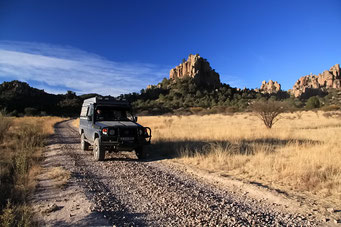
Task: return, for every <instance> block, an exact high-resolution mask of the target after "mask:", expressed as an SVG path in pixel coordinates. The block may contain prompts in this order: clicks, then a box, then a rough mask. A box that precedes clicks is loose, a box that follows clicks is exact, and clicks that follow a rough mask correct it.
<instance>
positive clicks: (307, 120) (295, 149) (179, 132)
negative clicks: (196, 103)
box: [139, 111, 341, 204]
mask: <svg viewBox="0 0 341 227" xmlns="http://www.w3.org/2000/svg"><path fill="white" fill-rule="evenodd" d="M139 122H140V123H141V124H142V125H145V126H149V127H151V129H152V132H153V140H152V141H153V144H152V146H151V152H158V153H159V154H160V153H161V155H163V154H165V155H173V156H175V157H176V159H175V160H176V161H178V162H182V163H184V164H188V165H193V166H196V167H199V168H202V169H207V170H210V171H216V172H222V173H224V174H225V173H226V174H227V175H232V176H235V177H238V178H242V179H246V180H249V181H257V182H260V183H262V184H265V185H268V186H271V187H274V188H279V189H281V190H284V191H288V192H290V191H295V192H300V193H302V192H303V193H308V194H309V195H313V194H314V196H315V197H317V198H320V199H322V200H325V201H330V202H332V203H335V204H337V203H338V204H340V203H341V148H340V145H339V143H340V138H341V117H340V113H339V112H335V113H334V114H330V115H328V116H324V115H323V114H322V112H312V111H310V112H301V113H299V114H295V113H293V114H283V115H282V117H281V120H280V121H279V122H278V123H277V124H276V125H275V126H274V127H273V128H272V129H267V128H266V127H265V126H264V124H263V122H261V121H260V120H259V119H258V118H257V117H256V116H254V115H252V114H251V113H242V114H234V115H230V116H225V115H206V116H194V115H192V116H182V117H178V116H157V117H140V118H139ZM162 153H163V154H162Z"/></svg>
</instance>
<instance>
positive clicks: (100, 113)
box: [95, 106, 133, 121]
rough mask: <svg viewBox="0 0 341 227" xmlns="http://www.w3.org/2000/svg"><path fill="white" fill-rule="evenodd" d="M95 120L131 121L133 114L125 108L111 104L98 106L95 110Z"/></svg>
mask: <svg viewBox="0 0 341 227" xmlns="http://www.w3.org/2000/svg"><path fill="white" fill-rule="evenodd" d="M95 119H96V121H133V115H132V114H131V113H130V111H129V110H127V109H122V108H118V107H112V106H98V107H97V108H96V111H95Z"/></svg>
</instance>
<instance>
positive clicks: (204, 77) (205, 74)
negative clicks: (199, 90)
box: [169, 54, 220, 87]
mask: <svg viewBox="0 0 341 227" xmlns="http://www.w3.org/2000/svg"><path fill="white" fill-rule="evenodd" d="M186 76H189V77H192V78H194V80H195V82H197V83H199V84H202V85H207V86H210V87H219V86H220V79H219V74H218V73H216V72H215V71H214V69H212V68H211V66H210V63H209V62H208V61H207V60H206V59H204V58H202V57H200V56H199V54H196V55H193V54H190V55H189V56H188V59H187V61H184V62H183V63H181V64H180V65H178V66H176V67H175V68H173V69H171V70H170V72H169V78H170V79H176V78H184V77H186Z"/></svg>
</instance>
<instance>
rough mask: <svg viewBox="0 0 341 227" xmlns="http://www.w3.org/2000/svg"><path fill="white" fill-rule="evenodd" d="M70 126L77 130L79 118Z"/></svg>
mask: <svg viewBox="0 0 341 227" xmlns="http://www.w3.org/2000/svg"><path fill="white" fill-rule="evenodd" d="M71 124H72V126H73V127H75V128H79V118H77V119H75V120H73V121H72V123H71Z"/></svg>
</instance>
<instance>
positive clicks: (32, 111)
mask: <svg viewBox="0 0 341 227" xmlns="http://www.w3.org/2000/svg"><path fill="white" fill-rule="evenodd" d="M24 112H25V115H26V116H36V115H38V110H37V109H36V108H32V107H27V108H25V110H24Z"/></svg>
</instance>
